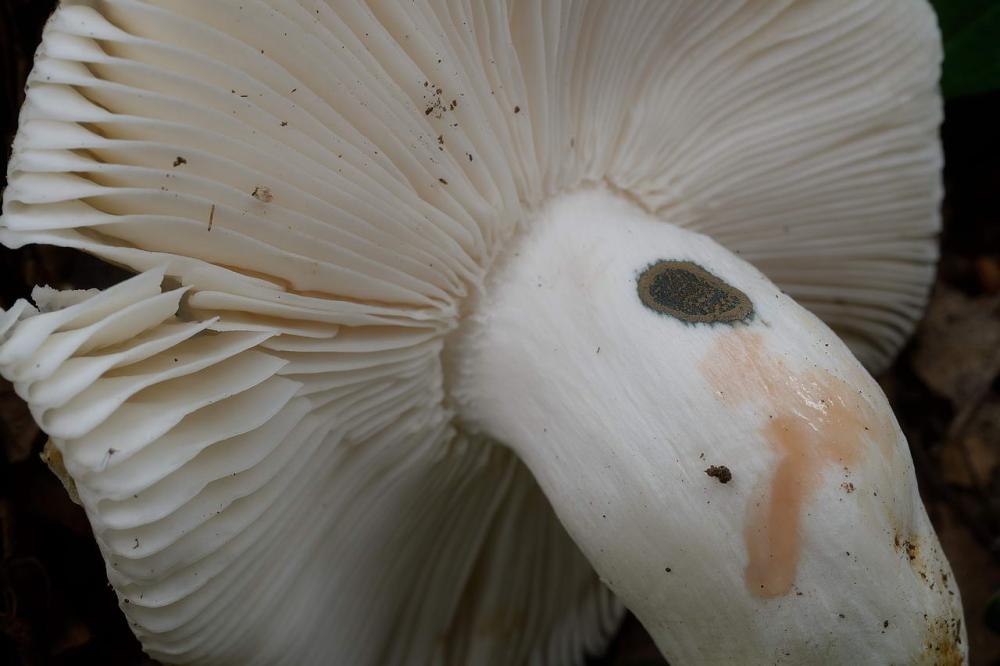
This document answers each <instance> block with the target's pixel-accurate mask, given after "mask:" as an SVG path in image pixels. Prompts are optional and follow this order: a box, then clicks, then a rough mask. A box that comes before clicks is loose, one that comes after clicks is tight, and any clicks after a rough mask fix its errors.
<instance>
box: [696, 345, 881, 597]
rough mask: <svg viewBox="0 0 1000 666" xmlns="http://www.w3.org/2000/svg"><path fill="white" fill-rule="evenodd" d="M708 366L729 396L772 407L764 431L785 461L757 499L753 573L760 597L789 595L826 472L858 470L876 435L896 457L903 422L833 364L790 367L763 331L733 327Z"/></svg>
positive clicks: (735, 401)
mask: <svg viewBox="0 0 1000 666" xmlns="http://www.w3.org/2000/svg"><path fill="white" fill-rule="evenodd" d="M701 370H702V372H703V374H704V376H705V377H706V378H707V379H708V380H709V382H710V383H711V384H712V386H713V387H714V388H715V389H716V390H717V391H718V394H719V399H720V400H721V401H722V402H724V403H726V404H728V405H733V406H735V405H740V404H743V403H748V402H749V403H753V404H755V405H759V407H760V409H761V410H766V412H765V413H766V422H765V423H764V425H763V426H761V428H760V432H761V434H762V435H763V436H764V438H765V439H766V441H767V442H768V444H770V446H771V448H772V449H773V450H774V452H775V454H776V455H777V464H776V466H775V469H774V472H773V474H772V476H771V479H770V483H769V487H768V492H767V496H766V497H764V498H762V499H761V500H760V501H756V500H751V505H750V507H749V508H748V511H747V525H746V529H745V531H744V538H745V541H746V548H747V554H748V557H749V562H748V564H747V568H746V572H745V577H746V583H747V586H748V588H749V590H750V592H751V593H753V594H755V595H757V596H761V597H777V596H781V595H784V594H787V593H788V592H790V591H791V589H792V585H793V583H794V582H795V575H796V571H797V568H798V563H799V557H800V552H801V538H802V535H801V531H802V529H801V528H802V520H803V513H804V507H805V505H806V503H807V502H808V501H809V500H810V499H812V497H813V496H814V494H815V492H816V490H817V489H818V488H819V486H820V484H821V483H822V481H823V479H822V474H821V472H822V471H823V469H824V468H825V467H828V466H836V467H842V468H850V466H851V465H854V464H855V463H856V462H858V460H859V459H860V457H861V455H862V454H863V453H864V451H865V444H866V442H868V441H875V442H878V443H879V444H880V445H882V446H888V448H887V449H885V450H884V452H885V453H886V454H887V455H891V443H892V442H894V441H895V437H896V433H895V427H894V425H893V423H892V420H891V418H890V417H889V415H888V412H887V411H886V412H882V411H881V410H876V409H875V408H874V407H873V406H872V404H871V403H870V402H869V401H868V400H867V399H866V398H865V397H864V395H863V393H862V391H861V390H860V389H861V388H862V387H861V386H850V385H848V384H847V383H846V382H844V381H843V380H842V379H840V378H839V377H836V376H834V375H833V374H831V373H829V372H827V371H825V370H819V369H817V370H809V371H805V372H795V371H792V370H790V369H789V368H788V367H787V365H786V364H785V362H784V361H783V360H782V359H781V358H779V357H778V356H777V355H775V354H774V353H773V352H771V351H770V350H768V349H766V348H765V346H764V344H763V339H762V338H761V336H760V334H757V333H751V332H749V331H733V332H732V333H727V334H726V335H725V336H724V337H722V338H720V340H719V341H718V343H717V344H716V345H715V347H714V348H713V350H712V351H711V353H710V354H709V355H708V356H707V357H706V358H705V359H704V361H703V362H702V364H701ZM819 512H820V515H822V509H820V510H819Z"/></svg>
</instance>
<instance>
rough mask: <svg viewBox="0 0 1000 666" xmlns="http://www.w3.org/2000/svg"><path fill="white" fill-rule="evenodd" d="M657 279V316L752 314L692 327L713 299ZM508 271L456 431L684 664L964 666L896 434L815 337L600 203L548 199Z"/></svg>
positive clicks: (723, 259) (754, 279) (677, 245)
mask: <svg viewBox="0 0 1000 666" xmlns="http://www.w3.org/2000/svg"><path fill="white" fill-rule="evenodd" d="M661 261H673V262H681V263H680V264H673V266H677V271H679V272H677V273H676V274H675V275H674V277H677V278H678V279H679V280H680V282H677V281H676V280H675V281H674V282H670V281H668V282H666V283H662V284H661V296H663V297H664V298H667V299H669V298H672V297H673V295H672V294H671V293H669V292H670V290H671V289H674V288H676V287H677V286H678V284H681V285H682V286H683V285H684V284H688V285H689V286H690V285H691V284H694V285H695V291H697V289H698V287H697V285H699V284H700V285H701V286H702V287H704V286H705V285H706V284H708V285H709V286H710V287H712V289H715V290H716V292H714V296H718V295H719V293H718V292H719V290H721V291H722V292H726V290H731V292H729V293H731V294H733V295H734V296H733V299H736V300H731V302H730V305H731V306H733V305H734V304H735V303H736V301H737V300H739V299H740V298H741V295H745V297H746V298H747V299H748V300H749V302H750V308H751V309H752V312H751V313H748V312H746V311H741V312H738V313H737V316H729V317H716V316H715V314H713V311H712V310H711V307H709V308H708V309H707V310H706V312H709V314H708V315H705V314H704V312H701V313H699V312H695V310H697V309H698V307H701V306H700V305H699V303H701V304H702V305H703V304H704V303H707V302H710V301H711V299H712V298H713V292H712V289H707V291H706V292H705V293H704V294H699V293H693V294H686V295H685V294H680V296H684V297H687V300H683V299H682V300H681V305H680V306H679V307H680V310H676V309H675V310H674V311H673V314H668V313H667V312H665V311H663V310H664V309H663V308H660V310H661V311H656V310H654V309H653V308H652V307H650V304H651V303H649V302H647V303H644V302H643V299H642V298H640V293H639V292H640V281H641V280H642V276H643V273H644V271H646V269H647V268H649V267H650V266H653V265H656V264H657V262H661ZM503 262H504V264H503V265H501V266H500V267H499V268H498V269H497V270H495V271H494V272H493V281H492V282H491V284H490V285H488V289H487V293H486V295H485V297H484V298H483V299H482V301H481V302H480V303H479V304H478V306H477V313H476V314H475V316H473V317H472V318H471V319H472V320H473V322H474V323H473V325H472V327H471V328H470V330H468V331H465V332H464V338H463V339H462V340H461V341H460V344H459V349H460V352H459V354H460V356H459V359H458V365H459V368H458V379H457V380H456V387H455V390H454V395H455V397H456V400H457V401H458V403H459V405H460V413H461V415H462V418H463V420H464V422H465V423H466V424H467V425H468V427H469V428H470V429H472V430H478V431H481V432H484V433H487V434H489V435H490V436H492V437H495V438H497V439H498V440H500V441H502V442H504V443H506V444H507V445H509V446H510V447H511V448H512V449H514V450H515V451H516V452H517V453H518V454H519V455H520V456H521V457H522V458H523V459H524V460H525V462H526V463H527V465H528V467H529V468H530V469H531V470H532V471H533V473H534V474H535V475H536V477H537V478H538V481H539V483H540V485H541V486H542V488H543V489H544V491H545V493H546V495H547V496H548V498H549V500H550V501H551V502H552V504H553V506H554V508H555V510H556V513H557V514H558V516H559V517H560V519H561V520H562V522H563V523H564V525H565V526H566V528H567V530H568V531H569V533H570V534H571V536H572V537H573V538H574V539H575V540H576V542H577V543H578V544H579V546H580V548H581V549H582V550H583V552H584V553H585V555H586V556H587V557H588V558H589V559H590V561H591V563H592V564H593V565H594V567H595V568H596V569H597V571H598V573H599V574H600V575H601V576H602V578H603V580H604V581H605V582H606V583H607V585H608V586H609V587H611V588H612V589H613V590H614V591H615V592H616V593H617V594H619V595H620V597H621V598H622V599H623V600H624V602H625V603H626V605H627V606H629V607H630V609H631V610H632V611H633V612H635V613H636V614H637V615H638V617H639V618H640V620H641V621H642V622H643V623H644V624H645V626H646V627H647V629H649V630H650V631H651V632H652V634H653V635H654V637H655V638H656V640H657V643H658V645H659V646H660V647H661V649H662V650H663V651H664V653H665V654H666V655H667V656H668V657H669V658H670V659H671V661H672V662H673V663H681V664H686V663H745V664H750V663H775V662H776V660H777V661H781V660H788V661H789V663H793V662H794V663H852V662H854V663H889V662H893V663H920V660H921V659H924V658H926V657H927V655H929V654H940V651H941V650H943V649H945V650H948V651H950V652H952V653H954V654H955V655H957V656H958V658H959V659H961V658H962V657H961V655H963V654H964V649H965V642H964V633H963V631H964V630H963V629H962V628H961V623H960V618H961V611H960V604H959V600H958V592H957V589H956V588H955V586H954V583H953V579H952V577H951V573H950V570H949V568H948V564H947V561H946V560H945V559H944V556H943V554H942V553H941V550H940V546H939V545H938V542H937V538H936V537H935V535H934V532H933V529H932V528H931V526H930V523H929V522H928V520H927V517H926V513H925V511H924V509H923V505H922V504H921V502H920V498H919V495H918V494H917V490H916V484H915V481H914V476H913V470H912V464H911V461H910V457H909V453H908V450H907V447H906V442H905V439H904V438H903V436H902V434H901V433H900V431H899V428H898V426H897V425H896V423H895V421H894V419H893V418H892V414H891V411H890V409H889V406H888V403H887V402H886V400H885V397H884V395H883V394H882V392H881V390H880V389H879V387H878V385H877V384H876V383H875V382H874V381H873V380H872V379H871V377H870V376H869V375H868V374H867V372H865V370H864V369H863V368H862V367H861V365H860V364H859V363H858V362H857V361H856V360H855V359H854V357H853V356H852V355H851V354H850V352H849V351H848V349H847V348H846V347H845V346H844V345H843V343H842V342H841V341H840V340H839V339H838V338H837V337H836V336H835V335H834V334H833V333H832V332H831V331H830V330H829V329H828V328H827V327H826V326H825V325H824V324H823V323H822V322H820V321H819V320H818V319H816V318H815V317H814V316H812V315H811V314H809V313H808V312H806V311H805V310H804V309H803V308H801V307H799V306H798V305H797V304H796V303H795V302H794V301H792V300H791V299H790V298H788V297H786V296H785V295H784V294H782V293H781V292H780V290H779V289H778V288H777V287H775V286H774V285H773V284H772V283H771V282H770V281H769V280H767V278H765V277H764V276H763V275H762V274H761V273H760V272H758V271H757V270H755V269H754V268H753V267H752V266H750V265H749V264H747V263H746V262H744V261H742V260H740V259H739V258H738V257H736V256H734V255H733V254H731V253H729V252H728V251H726V250H725V249H723V248H722V247H720V246H719V245H717V244H716V243H715V242H713V241H712V240H711V239H709V238H707V237H704V236H701V235H698V234H694V233H691V232H688V231H684V230H682V229H679V228H677V227H674V226H672V225H670V224H667V223H665V222H663V221H661V220H658V219H655V218H652V217H650V216H649V215H647V214H645V213H644V212H642V211H641V210H639V209H637V208H635V207H633V206H632V205H631V204H630V203H628V202H627V201H625V200H623V199H620V198H618V197H616V196H615V195H613V194H611V193H609V192H607V191H603V190H598V191H590V192H582V193H578V194H574V195H570V196H567V197H565V198H563V199H561V200H559V201H556V202H554V203H553V204H552V205H550V206H549V207H548V208H547V209H546V210H544V211H543V212H542V214H541V217H540V219H538V220H537V221H535V223H534V224H533V225H531V226H530V228H529V230H528V231H527V232H526V235H525V236H524V237H523V238H521V239H519V240H518V241H517V242H516V243H515V245H514V246H513V249H511V251H510V252H509V253H508V255H506V256H505V257H504V258H503ZM685 267H687V268H685ZM699 280H700V282H699ZM664 285H665V286H664ZM648 286H649V280H648V279H647V280H646V283H645V286H644V287H643V288H648ZM664 294H665V295H664ZM706 299H708V300H706ZM646 300H647V301H649V300H650V299H649V298H647V299H646ZM654 300H655V299H654ZM717 300H718V299H717ZM654 305H655V304H654ZM727 307H728V306H727ZM734 307H735V306H734ZM685 308H687V310H688V312H687V313H686V311H685ZM731 309H732V308H730V310H731ZM667 311H669V308H667ZM692 314H694V315H696V316H693V317H692V316H690V315H692ZM714 318H718V319H725V321H717V322H714V323H713V321H712V320H713V319H714ZM713 466H717V467H720V468H721V467H725V468H726V469H727V470H728V471H729V473H731V475H732V478H731V480H729V481H728V482H726V483H723V482H722V479H724V478H725V473H724V472H723V471H721V470H718V469H717V470H712V471H711V474H710V473H709V471H708V470H709V469H710V468H711V467H713ZM928 650H931V652H928ZM935 651H936V652H935Z"/></svg>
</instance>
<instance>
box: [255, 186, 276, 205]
mask: <svg viewBox="0 0 1000 666" xmlns="http://www.w3.org/2000/svg"><path fill="white" fill-rule="evenodd" d="M250 196H252V197H253V198H254V199H256V200H257V201H262V202H264V203H270V202H271V201H272V200H273V199H274V195H273V194H271V188H269V187H267V186H265V185H257V186H256V187H254V188H253V192H251V193H250Z"/></svg>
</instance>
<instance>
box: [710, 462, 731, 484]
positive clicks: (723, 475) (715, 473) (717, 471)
mask: <svg viewBox="0 0 1000 666" xmlns="http://www.w3.org/2000/svg"><path fill="white" fill-rule="evenodd" d="M705 474H708V475H709V476H710V477H712V478H713V479H718V481H719V483H729V482H730V481H732V480H733V473H732V472H731V471H729V468H728V467H726V466H725V465H712V466H711V467H709V468H708V469H706V470H705Z"/></svg>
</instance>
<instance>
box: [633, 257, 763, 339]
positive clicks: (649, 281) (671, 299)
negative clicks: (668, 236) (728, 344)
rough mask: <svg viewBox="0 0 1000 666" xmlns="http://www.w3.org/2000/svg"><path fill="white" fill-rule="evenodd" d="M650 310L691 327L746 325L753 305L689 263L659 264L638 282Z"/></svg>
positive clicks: (716, 278) (698, 267) (728, 285)
mask: <svg viewBox="0 0 1000 666" xmlns="http://www.w3.org/2000/svg"><path fill="white" fill-rule="evenodd" d="M638 288H639V300H641V301H642V304H643V305H645V306H646V307H647V308H649V309H650V310H653V311H655V312H659V313H661V314H666V315H670V316H671V317H675V318H677V319H680V320H681V321H686V322H689V323H692V324H700V323H704V324H714V323H734V322H738V321H749V320H750V318H751V317H752V316H753V303H752V302H751V301H750V298H749V297H748V296H747V295H746V294H744V293H743V292H742V291H740V290H739V289H737V288H736V287H734V286H732V285H731V284H729V283H727V282H725V281H724V280H722V279H721V278H719V277H717V276H715V275H713V274H712V273H709V272H708V271H707V270H705V269H704V268H702V267H701V266H699V265H698V264H695V263H693V262H690V261H666V260H663V261H658V262H656V263H655V264H652V265H651V266H649V267H647V268H646V270H644V271H643V272H642V274H641V275H640V276H639V280H638Z"/></svg>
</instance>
